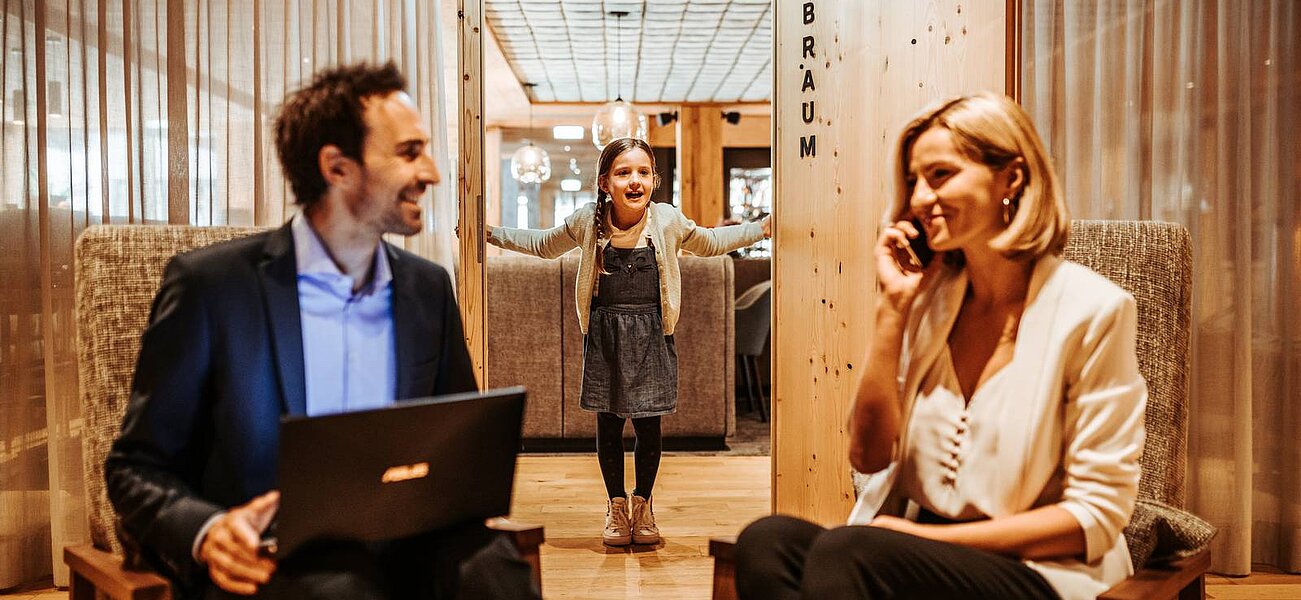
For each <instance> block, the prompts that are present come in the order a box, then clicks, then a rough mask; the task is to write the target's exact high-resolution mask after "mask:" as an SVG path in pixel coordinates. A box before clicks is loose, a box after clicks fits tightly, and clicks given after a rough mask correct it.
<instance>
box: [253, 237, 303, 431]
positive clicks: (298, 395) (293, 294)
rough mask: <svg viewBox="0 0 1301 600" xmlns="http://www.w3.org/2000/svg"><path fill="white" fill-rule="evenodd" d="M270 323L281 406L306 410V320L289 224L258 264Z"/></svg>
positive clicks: (293, 412)
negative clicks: (301, 309) (299, 290)
mask: <svg viewBox="0 0 1301 600" xmlns="http://www.w3.org/2000/svg"><path fill="white" fill-rule="evenodd" d="M258 272H259V275H260V278H261V282H262V292H263V300H264V301H265V302H266V311H267V320H268V321H269V325H270V327H271V347H272V349H273V350H274V352H275V355H276V373H277V374H278V375H279V377H280V395H281V400H282V401H283V406H282V407H281V408H282V410H283V411H284V412H286V413H288V414H290V415H303V414H306V413H307V382H306V376H305V375H304V367H303V324H302V316H301V315H300V313H299V308H298V264H297V261H296V259H295V255H294V236H293V232H292V231H291V230H290V228H289V225H288V224H286V225H285V226H283V227H281V228H280V229H278V230H276V231H274V232H272V233H271V235H270V237H268V238H267V243H266V246H265V247H264V252H263V260H262V262H261V263H260V264H259V265H258Z"/></svg>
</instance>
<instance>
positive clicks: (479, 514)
mask: <svg viewBox="0 0 1301 600" xmlns="http://www.w3.org/2000/svg"><path fill="white" fill-rule="evenodd" d="M524 402H525V392H524V388H522V387H513V388H503V389H498V390H490V391H488V392H485V393H482V394H480V393H468V394H455V395H448V396H439V397H435V398H426V399H421V400H410V401H404V402H399V403H397V404H395V405H393V406H390V407H387V408H381V409H376V410H365V411H357V412H349V413H342V414H337V415H327V416H321V417H286V418H284V419H282V420H281V423H280V465H279V485H280V509H279V512H278V513H277V515H276V519H275V521H276V522H275V524H274V527H273V530H272V531H269V532H268V534H269V535H270V536H271V538H270V539H268V541H267V542H264V546H266V547H267V548H268V549H270V550H271V552H272V553H274V554H277V555H280V556H287V555H289V554H290V553H291V552H293V551H294V549H295V548H297V547H298V546H300V545H302V544H303V543H305V542H309V541H313V540H317V539H332V540H359V541H364V542H370V541H380V540H387V539H395V538H402V537H407V536H411V535H415V534H419V533H424V532H427V531H431V530H434V529H439V528H443V527H447V526H450V525H455V524H460V523H465V522H471V521H476V520H477V521H482V520H483V519H485V518H488V517H495V516H500V515H504V514H507V513H508V512H510V501H511V489H512V485H513V483H514V480H515V457H516V455H517V453H518V451H519V448H520V427H521V425H522V421H523V417H524Z"/></svg>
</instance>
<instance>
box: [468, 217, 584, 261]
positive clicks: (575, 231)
mask: <svg viewBox="0 0 1301 600" xmlns="http://www.w3.org/2000/svg"><path fill="white" fill-rule="evenodd" d="M592 210H593V209H592V208H591V205H588V206H584V207H583V208H580V209H578V210H576V211H574V213H573V214H571V215H569V217H568V218H566V219H565V222H564V223H561V224H559V225H557V226H555V227H552V228H551V229H513V228H510V227H489V228H488V236H487V240H488V243H489V244H492V245H494V246H497V247H498V248H505V249H507V250H514V251H516V252H522V253H524V254H528V255H531V256H537V257H540V258H559V257H560V256H561V255H563V254H564V253H566V252H569V251H570V250H573V249H574V248H577V247H579V246H580V245H581V244H582V239H583V236H582V225H583V223H590V222H591V221H592ZM583 219H586V220H583Z"/></svg>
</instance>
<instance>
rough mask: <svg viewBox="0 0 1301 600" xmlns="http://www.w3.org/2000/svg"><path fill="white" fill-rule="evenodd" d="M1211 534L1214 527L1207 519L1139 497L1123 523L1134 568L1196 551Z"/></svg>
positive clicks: (1181, 556)
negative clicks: (1132, 512) (1131, 512)
mask: <svg viewBox="0 0 1301 600" xmlns="http://www.w3.org/2000/svg"><path fill="white" fill-rule="evenodd" d="M1213 537H1215V527H1213V526H1211V524H1210V523H1207V522H1206V521H1203V520H1201V519H1200V518H1198V517H1197V516H1196V515H1194V514H1192V513H1189V512H1185V511H1183V510H1180V509H1178V508H1175V507H1173V506H1170V505H1169V504H1164V503H1162V502H1157V501H1155V500H1139V501H1138V502H1137V503H1136V504H1135V505H1134V515H1133V516H1131V517H1130V519H1129V525H1126V526H1125V541H1127V542H1128V543H1129V557H1130V560H1132V561H1133V562H1134V570H1135V571H1137V570H1138V569H1140V568H1142V567H1144V566H1147V565H1162V564H1166V563H1170V562H1173V561H1176V560H1179V559H1181V558H1187V557H1189V556H1192V555H1194V554H1197V553H1198V552H1201V551H1202V550H1204V549H1205V548H1206V546H1207V545H1208V544H1210V543H1211V538H1213Z"/></svg>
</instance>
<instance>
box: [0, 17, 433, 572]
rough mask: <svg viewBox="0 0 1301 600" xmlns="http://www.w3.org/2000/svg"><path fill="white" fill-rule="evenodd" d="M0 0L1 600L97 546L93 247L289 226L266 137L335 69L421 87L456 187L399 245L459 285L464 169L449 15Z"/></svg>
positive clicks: (287, 204)
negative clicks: (176, 226) (392, 67)
mask: <svg viewBox="0 0 1301 600" xmlns="http://www.w3.org/2000/svg"><path fill="white" fill-rule="evenodd" d="M0 2H2V3H3V11H0V18H2V19H3V22H0V39H3V40H4V49H3V53H0V91H2V92H3V93H2V94H0V124H2V127H0V146H3V149H4V161H3V164H2V165H0V190H2V193H3V196H2V197H0V589H3V588H7V587H11V586H14V585H18V584H21V583H24V582H27V581H31V580H33V579H36V578H39V577H42V576H44V575H46V574H49V573H51V572H52V570H53V572H54V573H55V580H56V582H57V583H60V584H66V571H65V570H64V569H63V568H62V558H61V555H62V547H63V546H64V545H65V544H70V543H79V542H82V541H84V540H86V538H87V535H88V534H87V532H86V517H85V512H84V508H83V506H82V504H83V501H84V499H83V497H84V493H83V483H82V477H83V473H84V471H83V468H82V463H81V448H80V419H79V417H80V408H79V406H78V400H77V381H76V364H75V359H76V357H75V349H74V347H73V345H74V338H73V335H74V332H73V318H72V287H73V281H72V277H73V265H72V258H73V256H72V250H73V242H74V240H75V239H76V237H77V235H78V234H79V233H80V232H81V231H82V230H83V229H85V228H86V227H88V226H90V225H92V224H96V223H188V224H194V225H222V224H231V225H268V226H271V225H279V224H280V223H282V222H284V220H285V219H286V218H287V217H288V216H290V215H291V214H292V211H293V207H292V198H291V196H290V194H289V190H288V186H287V185H286V184H285V182H284V179H283V177H282V176H281V173H280V168H279V166H278V163H277V162H276V158H275V152H274V148H273V145H272V142H271V129H270V123H271V119H272V118H273V116H274V114H275V110H276V107H277V106H278V105H279V103H280V101H281V100H282V98H283V97H284V94H285V92H286V91H287V90H290V89H293V88H294V87H297V86H298V85H299V84H300V83H302V82H303V81H304V80H305V79H306V78H308V77H309V76H310V74H311V73H312V72H314V71H316V70H318V69H320V68H323V67H325V66H327V65H331V64H335V63H339V62H351V61H358V60H371V61H383V60H389V59H392V60H394V61H396V62H397V63H398V65H399V66H400V67H401V68H402V70H403V71H404V72H405V73H406V75H407V77H408V81H409V83H410V90H411V93H412V95H413V97H414V98H415V100H416V102H417V104H418V105H419V106H420V108H421V110H422V112H423V113H424V116H425V121H426V123H427V124H429V126H430V130H431V133H432V135H433V138H434V154H435V156H436V157H438V161H439V167H440V169H441V170H442V173H443V177H444V183H443V185H441V186H438V187H437V188H436V189H435V190H434V191H433V192H431V193H430V195H431V198H429V199H427V201H428V202H430V203H432V210H427V211H426V215H427V217H426V218H427V219H428V222H427V223H426V228H425V233H423V234H422V235H420V236H418V237H415V238H411V239H408V240H406V241H405V242H403V243H405V244H406V246H407V247H408V248H410V249H412V250H413V251H415V252H417V253H419V254H422V255H424V256H426V257H429V258H431V259H433V260H435V261H439V262H442V263H444V264H445V265H447V266H448V267H449V269H450V268H451V267H452V266H453V265H452V264H451V263H452V262H453V260H454V259H453V254H452V252H453V248H454V245H455V244H454V242H455V240H454V238H453V237H452V226H453V224H454V222H455V218H456V209H455V183H454V182H455V181H456V178H455V174H454V173H453V172H452V168H453V167H454V165H455V162H456V161H455V160H448V141H449V140H448V131H449V129H448V121H447V119H446V117H445V115H448V114H454V111H449V110H448V107H447V105H446V100H445V98H447V96H448V94H447V93H446V90H445V86H446V85H447V84H448V82H447V80H445V79H444V78H443V73H444V71H445V68H444V55H443V50H442V48H443V46H442V44H443V40H442V39H441V38H442V37H443V31H445V30H444V29H443V28H441V27H440V23H441V22H442V19H441V18H440V12H443V11H444V10H445V9H444V8H443V7H442V6H441V5H440V3H439V2H429V1H425V0H0ZM449 17H450V18H452V20H453V21H454V20H455V14H454V13H453V14H452V15H449ZM452 31H455V30H454V29H452ZM450 61H451V62H450V64H451V65H453V68H454V65H455V56H454V55H453V56H451V57H450ZM454 99H455V98H454V96H453V101H454ZM427 206H429V205H427ZM451 270H452V271H453V272H455V270H454V269H451Z"/></svg>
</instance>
